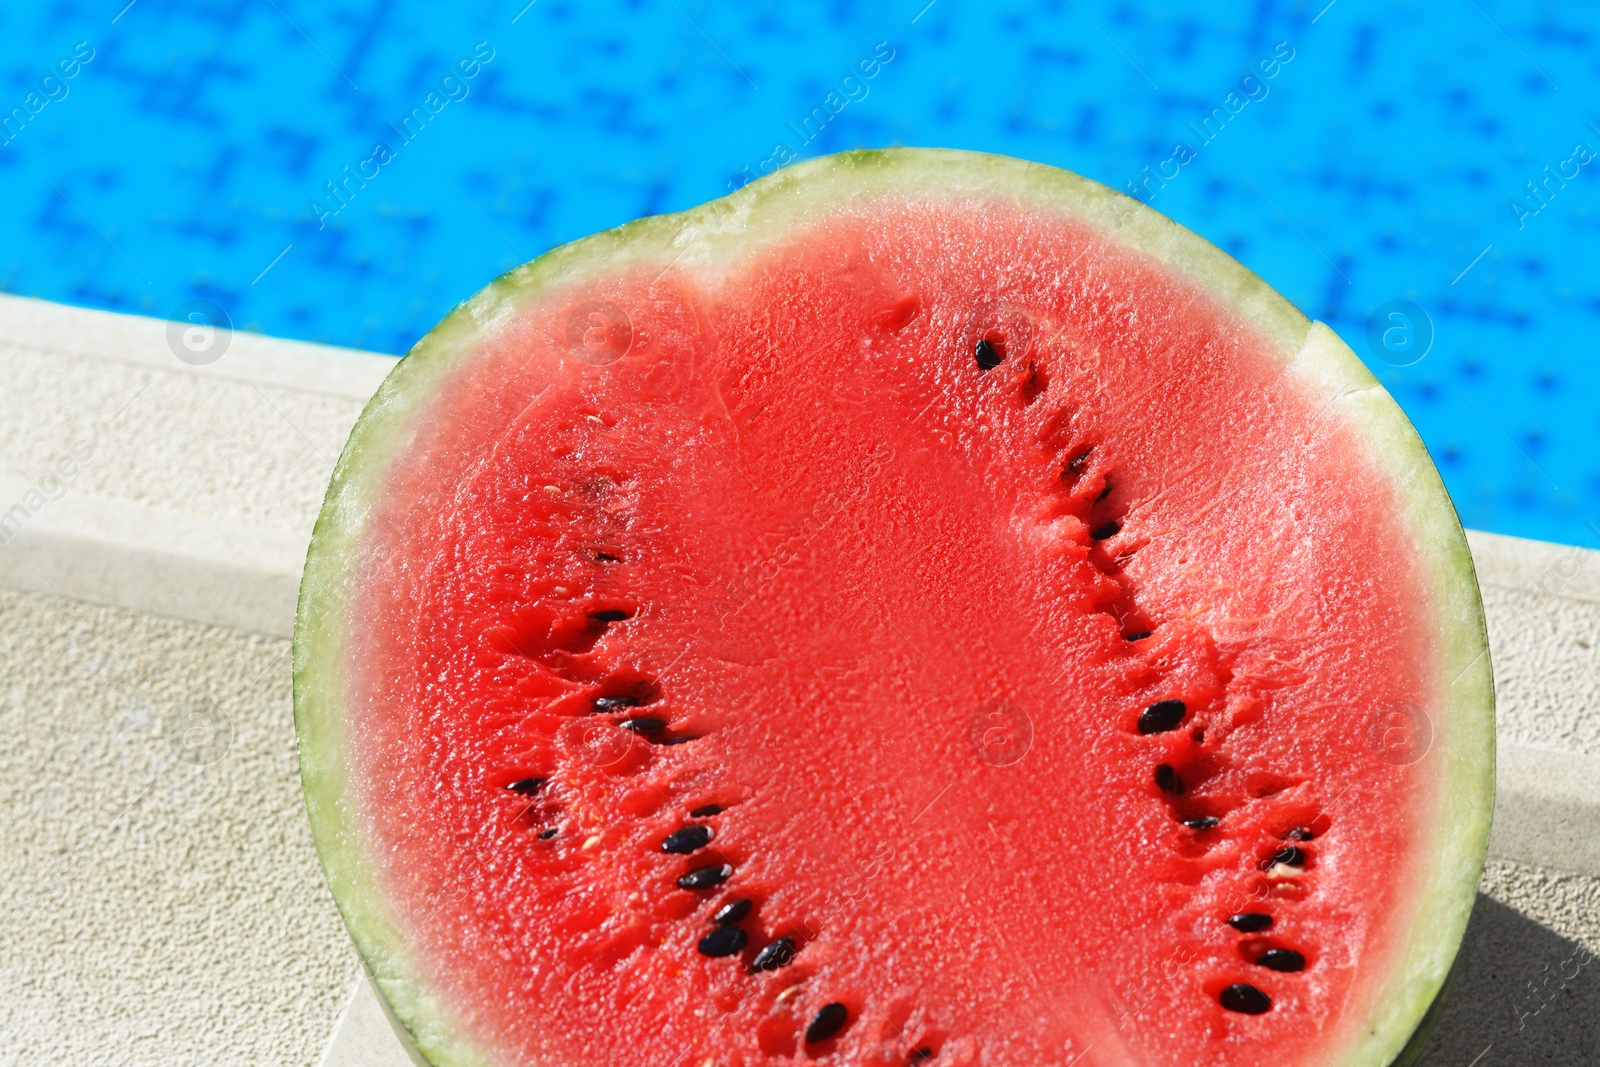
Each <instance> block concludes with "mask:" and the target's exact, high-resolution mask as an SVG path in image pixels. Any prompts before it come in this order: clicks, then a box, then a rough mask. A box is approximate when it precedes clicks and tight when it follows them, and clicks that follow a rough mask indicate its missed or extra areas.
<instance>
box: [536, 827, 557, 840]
mask: <svg viewBox="0 0 1600 1067" xmlns="http://www.w3.org/2000/svg"><path fill="white" fill-rule="evenodd" d="M554 836H556V828H555V827H554V826H552V827H550V829H548V830H540V831H539V840H540V841H548V840H550V839H551V838H552V837H554Z"/></svg>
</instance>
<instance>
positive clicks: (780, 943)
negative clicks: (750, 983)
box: [750, 937, 794, 971]
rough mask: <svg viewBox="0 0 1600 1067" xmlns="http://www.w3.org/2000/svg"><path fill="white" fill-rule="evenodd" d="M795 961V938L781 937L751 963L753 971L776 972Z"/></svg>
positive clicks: (758, 953)
mask: <svg viewBox="0 0 1600 1067" xmlns="http://www.w3.org/2000/svg"><path fill="white" fill-rule="evenodd" d="M793 959H794V938H792V937H780V938H778V939H777V940H776V941H774V942H772V943H771V944H769V945H767V947H766V948H763V949H762V950H761V951H760V952H757V953H756V958H755V959H753V960H751V961H750V969H751V970H752V971H775V970H777V969H778V968H779V967H787V966H788V965H789V963H790V962H791V961H792V960H793Z"/></svg>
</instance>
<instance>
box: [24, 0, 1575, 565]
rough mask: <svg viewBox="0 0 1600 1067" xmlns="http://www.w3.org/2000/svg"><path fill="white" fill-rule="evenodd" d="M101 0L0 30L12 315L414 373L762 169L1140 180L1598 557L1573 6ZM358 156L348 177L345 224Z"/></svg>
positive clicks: (1513, 522)
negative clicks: (1070, 173)
mask: <svg viewBox="0 0 1600 1067" xmlns="http://www.w3.org/2000/svg"><path fill="white" fill-rule="evenodd" d="M125 4H126V0H105V2H100V0H94V2H87V0H51V2H46V3H43V4H30V5H20V4H8V5H5V8H4V10H3V11H0V72H3V79H0V94H3V95H0V109H3V110H4V111H6V112H9V113H11V115H12V118H11V120H10V123H9V125H8V126H7V127H6V129H5V132H4V134H3V136H0V140H4V141H5V144H4V146H3V147H0V197H3V202H4V203H5V205H6V210H5V211H4V212H3V213H0V286H3V288H4V289H5V290H6V291H8V292H12V293H19V294H26V295H36V296H42V297H46V298H49V299H52V300H59V301H65V302H68V303H74V304H81V305H85V306H90V307H101V308H110V309H114V310H120V311H133V312H139V313H143V314H150V315H158V316H168V315H171V314H172V313H173V312H174V310H175V309H176V308H178V307H179V306H180V305H182V304H184V303H185V302H186V301H191V300H205V301H210V302H212V303H214V304H216V305H219V306H220V307H222V308H223V309H225V310H226V312H227V314H228V315H229V317H230V318H231V320H232V322H233V323H234V324H235V325H236V326H237V327H241V328H245V329H250V330H259V331H262V332H265V333H269V334H275V335H279V336H286V337H296V338H304V339H307V340H315V341H325V342H331V343H334V344H340V345H350V346H355V347H360V348H368V349H375V350H378V351H381V352H391V353H400V352H403V351H404V350H405V349H406V348H407V347H408V346H409V345H410V344H411V343H412V342H413V341H415V340H416V339H417V337H419V336H420V335H421V334H422V333H423V332H424V331H426V330H427V328H428V327H429V326H430V325H431V324H432V323H433V322H435V321H436V320H437V319H438V318H439V317H440V316H441V315H442V314H443V313H444V312H445V311H446V310H448V308H449V307H450V306H451V305H452V304H454V303H455V302H457V301H458V300H461V299H463V298H464V297H466V296H468V295H470V294H471V293H472V292H473V291H475V290H476V289H478V288H479V287H480V286H481V285H482V284H483V283H484V282H485V281H487V280H488V279H489V278H490V277H492V276H493V275H495V274H497V273H499V272H500V271H503V270H505V269H507V268H509V267H511V266H514V265H515V264H517V263H520V262H523V261H525V260H527V259H530V258H532V257H533V256H535V255H537V254H539V253H540V252H542V251H544V250H546V249H548V248H550V247H552V246H554V245H557V244H560V243H562V242H565V241H568V240H571V239H573V238H576V237H580V236H582V235H584V234H587V233H590V232H592V231H594V230H597V229H601V228H603V227H607V226H612V225H615V224H617V223H621V222H625V221H627V220H629V219H632V218H635V217H637V216H640V215H646V214H652V213H656V212H662V211H673V210H677V209H680V208H684V207H688V206H691V205H694V204H697V203H700V202H701V201H704V200H706V199H709V198H711V197H714V196H717V195H719V194H721V193H723V192H726V191H727V189H728V188H729V186H730V183H736V182H737V181H738V180H739V179H740V176H741V175H742V174H744V173H759V171H760V169H761V166H762V163H763V161H766V160H770V159H772V158H773V157H774V155H775V153H779V152H780V150H779V148H778V146H779V145H781V144H785V143H787V149H786V150H783V151H794V152H796V153H798V154H799V155H801V156H810V155H815V154H819V153H825V152H831V151H837V150H840V149H846V148H852V147H858V146H879V145H889V144H909V145H939V146H951V147H960V148H971V149H982V150H986V151H993V152H1004V153H1009V154H1012V155H1017V156H1024V157H1027V158H1030V159H1036V160H1040V161H1043V162H1047V163H1052V164H1055V165H1058V166H1062V167H1067V168H1070V169H1072V170H1075V171H1078V172H1079V173H1082V174H1085V175H1088V176H1090V177H1093V178H1096V179H1098V180H1100V181H1102V182H1105V183H1106V184H1108V185H1111V186H1113V187H1115V188H1118V189H1123V190H1125V191H1127V190H1129V189H1131V188H1134V185H1133V183H1135V182H1138V181H1141V180H1143V179H1145V178H1146V176H1147V175H1148V174H1165V175H1168V176H1169V178H1167V179H1150V180H1149V181H1148V183H1147V184H1145V185H1144V186H1143V187H1142V189H1143V195H1145V196H1147V197H1148V198H1149V199H1150V201H1151V203H1152V204H1153V206H1155V207H1157V208H1159V209H1160V210H1162V211H1164V212H1166V213H1167V214H1169V215H1171V216H1172V217H1173V218H1175V219H1177V220H1178V221H1180V222H1182V223H1184V224H1185V225H1187V226H1189V227H1191V228H1192V229H1194V230H1196V231H1198V232H1199V233H1201V234H1203V235H1205V236H1206V237H1208V238H1210V239H1211V240H1212V241H1215V242H1216V243H1217V244H1219V245H1221V246H1222V247H1223V248H1225V249H1227V250H1228V251H1229V252H1231V253H1232V254H1233V255H1235V256H1237V257H1238V258H1239V259H1240V260H1242V261H1243V262H1244V263H1246V264H1247V265H1248V266H1250V267H1251V268H1253V269H1254V270H1255V271H1257V272H1258V273H1259V274H1261V275H1262V276H1263V277H1264V278H1266V279H1267V280H1268V281H1270V282H1271V283H1272V284H1274V285H1275V286H1277V287H1278V288H1279V289H1280V290H1281V291H1282V292H1284V293H1285V294H1286V295H1287V296H1288V297H1289V298H1290V299H1291V300H1293V301H1294V302H1295V303H1296V304H1298V305H1299V306H1300V307H1301V308H1302V309H1303V310H1304V311H1305V312H1306V313H1307V314H1310V315H1313V316H1315V317H1318V318H1321V319H1323V320H1324V321H1326V322H1328V323H1329V324H1330V325H1332V326H1333V327H1334V328H1336V329H1337V330H1338V331H1339V332H1340V333H1341V334H1342V335H1343V336H1344V338H1345V339H1346V340H1347V341H1348V342H1349V343H1350V344H1351V346H1352V347H1354V348H1355V349H1356V350H1357V351H1358V352H1360V353H1361V354H1362V356H1363V358H1365V359H1367V360H1368V363H1369V365H1370V366H1371V367H1372V368H1373V370H1374V371H1375V372H1377V373H1378V375H1379V377H1380V378H1381V379H1382V380H1383V382H1384V383H1385V384H1386V385H1387V386H1388V387H1389V389H1390V390H1391V391H1393V393H1394V394H1395V396H1396V397H1397V398H1398V399H1399V401H1400V403H1401V404H1402V405H1403V406H1404V407H1405V409H1406V411H1407V412H1408V413H1409V414H1410V416H1411V418H1412V419H1413V420H1414V421H1415V422H1416V424H1417V426H1418V427H1419V429H1420V430H1421V432H1422V435H1423V437H1424V438H1425V439H1426V441H1427V443H1428V445H1429V447H1430V448H1431V449H1432V451H1433V454H1434V456H1435V458H1436V459H1437V460H1438V462H1439V465H1440V469H1441V470H1442V471H1443V472H1444V476H1445V480H1446V482H1447V483H1448V485H1449V487H1450V491H1451V493H1452V494H1453V496H1454V497H1455V500H1456V503H1457V505H1458V507H1459V509H1460V511H1461V513H1462V517H1463V519H1464V520H1465V521H1466V522H1467V523H1468V524H1469V525H1473V526H1478V527H1483V528H1487V529H1491V530H1498V531H1501V532H1505V533H1511V534H1519V535H1523V536H1530V537H1543V538H1548V539H1552V540H1559V541H1566V542H1571V543H1584V544H1597V543H1600V410H1597V407H1596V403H1595V400H1596V397H1597V396H1600V391H1597V389H1596V385H1597V382H1600V369H1597V367H1596V350H1597V345H1596V338H1597V337H1600V330H1597V327H1600V256H1597V255H1596V252H1595V239H1596V236H1597V232H1600V226H1597V221H1600V216H1597V214H1596V206H1597V204H1600V159H1596V160H1595V161H1594V162H1588V160H1587V157H1588V155H1589V154H1591V153H1600V21H1597V17H1596V15H1595V14H1594V13H1593V12H1592V9H1590V8H1587V7H1581V8H1580V7H1575V6H1573V5H1555V4H1546V5H1543V6H1535V5H1528V4H1521V3H1515V2H1512V0H1440V2H1437V3H1416V2H1405V0H1336V2H1335V3H1334V4H1332V6H1325V5H1326V0H1312V2H1311V3H1309V4H1296V3H1273V2H1258V3H1254V4H1250V5H1239V6H1238V7H1237V10H1224V9H1225V8H1226V7H1229V6H1230V5H1217V4H1214V3H1206V2H1199V0H1195V2H1187V3H1149V4H1139V5H1133V4H1129V3H1116V2H1108V0H1076V2H1073V0H1038V2H1020V0H1019V2H1011V3H996V2H981V0H936V2H935V3H933V4H932V5H931V6H928V5H927V0H909V2H895V3H861V4H848V5H847V4H845V3H843V2H842V0H835V2H832V3H823V4H812V5H808V4H802V3H795V2H785V3H774V2H765V0H762V2H748V3H739V4H735V3H729V2H721V3H718V2H712V0H636V2H628V0H622V2H600V0H596V2H586V3H583V4H579V3H575V2H568V0H537V2H536V3H533V4H532V5H528V4H527V3H526V0H458V2H456V3H453V4H437V3H425V2H423V0H322V2H319V3H312V2H310V0H235V2H231V3H223V2H208V0H134V3H132V4H131V5H127V6H125ZM80 42H81V44H80ZM875 52H876V53H877V54H878V55H879V56H888V57H889V58H887V60H886V61H883V62H880V63H879V66H878V69H877V71H876V74H875V76H874V77H873V78H871V79H870V80H861V81H859V82H851V83H848V84H844V85H842V79H843V78H844V77H845V75H847V74H848V73H850V71H851V70H852V68H854V67H855V66H856V65H857V63H858V62H859V61H860V60H862V59H867V58H871V57H874V53H875ZM1285 59H1286V61H1285ZM1263 63H1265V64H1266V66H1265V67H1262V66H1261V64H1263ZM462 64H464V66H462ZM1269 70H1270V71H1271V74H1272V76H1271V77H1270V78H1267V77H1265V76H1264V74H1265V72H1266V71H1269ZM1251 71H1254V72H1255V77H1254V78H1253V79H1252V80H1250V81H1244V80H1243V79H1244V77H1245V75H1246V74H1247V73H1250V72H1251ZM68 72H70V73H71V77H67V76H66V74H67V73H68ZM463 72H470V74H471V76H470V77H467V76H465V74H464V73H463ZM841 87H842V88H844V89H846V90H848V92H847V94H842V95H848V97H849V102H848V103H847V104H846V106H845V107H844V108H843V109H842V110H840V111H839V112H838V114H837V115H834V116H832V117H831V118H830V119H829V121H828V122H827V123H826V124H821V123H815V122H814V123H813V127H812V128H813V129H815V128H816V127H818V126H821V129H820V132H818V133H817V134H816V135H815V136H813V137H811V138H810V140H809V141H808V142H803V141H802V139H801V137H800V136H798V135H797V133H796V129H797V128H803V125H802V123H803V119H804V118H805V117H806V116H808V115H812V114H813V109H815V108H817V107H819V106H820V105H822V104H823V102H824V100H825V98H826V97H827V95H828V93H829V92H830V91H833V90H835V89H836V88H841ZM1230 92H1232V93H1235V94H1236V95H1235V96H1234V97H1233V98H1232V99H1231V100H1230V98H1229V94H1230ZM30 93H32V94H34V95H33V96H31V97H30V95H29V94H30ZM430 94H434V95H433V96H432V97H431V98H430ZM429 104H432V105H434V106H433V108H432V110H430V109H429V106H428V105H429ZM1230 105H1232V106H1230ZM19 108H20V109H22V110H21V111H13V110H12V109H19ZM419 108H421V109H422V110H421V111H417V110H416V109H419ZM1217 109H1221V110H1220V111H1218V110H1217ZM19 116H21V117H19ZM422 116H426V117H425V118H424V117H422ZM1207 116H1211V120H1210V123H1209V125H1204V120H1205V119H1206V117H1207ZM408 117H409V121H408ZM380 142H381V143H383V144H384V145H386V146H387V150H386V151H384V152H381V153H378V154H376V155H375V151H374V150H375V146H376V145H378V144H379V143H380ZM1180 143H1181V144H1182V145H1183V148H1182V150H1178V146H1179V145H1180ZM1147 167H1148V168H1150V169H1149V171H1146V170H1145V168H1147ZM345 168H349V171H350V172H358V173H364V174H367V175H370V177H369V178H366V179H363V181H364V184H358V183H357V182H355V181H353V180H352V181H351V182H349V183H348V184H346V186H345V189H346V192H345V194H344V200H343V202H341V201H339V200H334V199H332V198H330V197H329V194H328V191H327V184H326V183H329V182H338V181H343V180H344V178H345V175H346V174H347V173H348V172H347V171H346V169H345ZM746 168H748V170H747V169H746ZM1546 168H1548V170H1546ZM1162 181H1164V182H1165V184H1164V185H1163V184H1162ZM1527 183H1536V184H1540V185H1541V189H1540V192H1539V195H1538V196H1537V198H1536V197H1535V195H1534V194H1533V193H1532V192H1530V189H1531V188H1532V187H1531V186H1530V185H1529V184H1527ZM1518 204H1520V205H1521V206H1520V207H1519V206H1515V205H1518ZM335 208H337V209H338V210H337V211H335V210H334V209H335ZM1395 302H1399V303H1395ZM1377 309H1382V315H1381V316H1380V320H1379V323H1378V326H1379V328H1378V329H1377V330H1375V331H1372V333H1373V335H1374V337H1375V338H1376V340H1377V341H1378V342H1379V343H1378V344H1377V345H1376V346H1374V345H1373V344H1372V343H1371V341H1369V329H1368V326H1369V318H1371V316H1372V314H1373V312H1374V311H1375V310H1377ZM1391 311H1395V312H1396V313H1397V314H1399V315H1400V317H1398V318H1391V317H1389V314H1390V312H1391ZM1386 329H1387V330H1389V331H1390V332H1389V333H1388V335H1387V341H1385V335H1384V332H1383V331H1384V330H1386ZM1424 347H1425V348H1426V351H1425V353H1424V352H1423V351H1422V349H1423V348H1424ZM1418 355H1421V358H1420V359H1417V358H1416V357H1417V356H1418ZM1413 360H1415V362H1412V361H1413ZM1399 364H1407V365H1404V366H1402V365H1399Z"/></svg>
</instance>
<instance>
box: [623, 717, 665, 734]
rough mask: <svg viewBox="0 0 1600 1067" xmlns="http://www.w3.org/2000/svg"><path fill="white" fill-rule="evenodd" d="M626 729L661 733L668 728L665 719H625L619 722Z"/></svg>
mask: <svg viewBox="0 0 1600 1067" xmlns="http://www.w3.org/2000/svg"><path fill="white" fill-rule="evenodd" d="M617 725H618V726H620V727H622V728H623V729H624V730H632V731H633V732H634V733H636V734H659V733H661V732H662V731H663V730H665V729H666V728H667V721H666V720H665V719H623V720H622V721H621V722H619V723H617Z"/></svg>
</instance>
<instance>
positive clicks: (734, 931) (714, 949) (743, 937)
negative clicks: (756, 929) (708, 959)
mask: <svg viewBox="0 0 1600 1067" xmlns="http://www.w3.org/2000/svg"><path fill="white" fill-rule="evenodd" d="M749 942H750V937H749V935H748V934H746V933H745V932H744V931H743V930H741V929H739V928H738V927H737V926H719V927H717V928H716V929H715V930H713V931H711V932H710V933H709V934H707V935H706V936H704V937H702V938H701V939H700V955H702V956H737V955H738V954H739V953H741V952H743V951H744V946H745V945H747V944H748V943H749Z"/></svg>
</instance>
